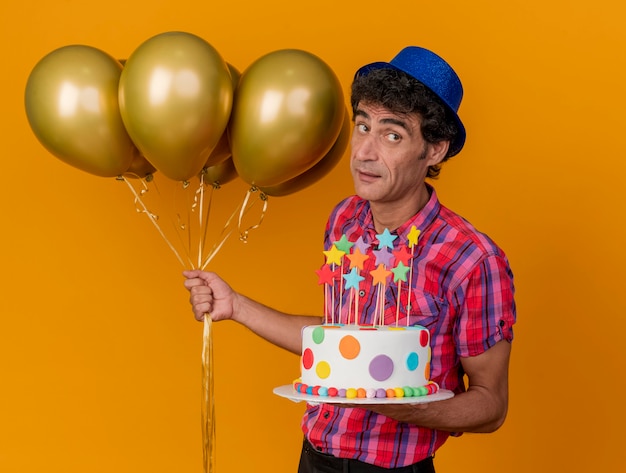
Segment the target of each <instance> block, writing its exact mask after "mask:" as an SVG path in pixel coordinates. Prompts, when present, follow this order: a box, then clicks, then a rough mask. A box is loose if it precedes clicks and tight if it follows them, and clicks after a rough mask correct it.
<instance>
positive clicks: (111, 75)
mask: <svg viewBox="0 0 626 473" xmlns="http://www.w3.org/2000/svg"><path fill="white" fill-rule="evenodd" d="M121 73H122V65H121V64H120V62H119V61H118V60H117V59H114V58H113V57H111V56H109V55H108V54H106V53H105V52H103V51H100V50H99V49H96V48H93V47H91V46H83V45H72V46H65V47H62V48H59V49H56V50H54V51H52V52H51V53H49V54H48V55H46V56H45V57H44V58H43V59H41V60H40V61H39V62H38V63H37V64H36V65H35V67H34V68H33V70H32V72H31V73H30V75H29V77H28V81H27V83H26V92H25V106H26V115H27V117H28V122H29V124H30V126H31V128H32V130H33V132H34V133H35V136H36V137H37V139H38V140H39V141H40V142H41V144H42V145H43V146H44V147H45V148H46V149H47V150H48V151H50V152H51V153H52V154H53V155H54V156H56V157H57V158H59V159H61V160H62V161H64V162H66V163H67V164H70V165H71V166H74V167H76V168H78V169H81V170H83V171H86V172H88V173H91V174H95V175H96V176H101V177H113V176H117V175H119V174H121V173H122V172H124V171H125V170H126V169H127V168H128V166H129V165H130V163H131V161H132V159H133V148H134V146H133V143H132V141H131V139H130V137H129V136H128V134H127V132H126V129H125V128H124V124H123V123H122V118H121V116H120V110H119V104H118V100H117V93H118V84H119V79H120V75H121Z"/></svg>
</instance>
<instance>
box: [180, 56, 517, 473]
mask: <svg viewBox="0 0 626 473" xmlns="http://www.w3.org/2000/svg"><path fill="white" fill-rule="evenodd" d="M462 95H463V91H462V86H461V82H460V80H459V78H458V76H457V75H456V73H455V72H454V71H453V69H452V68H451V67H450V66H449V65H448V64H447V63H446V62H445V61H444V60H443V59H442V58H440V57H439V56H437V55H436V54H434V53H433V52H431V51H428V50H426V49H423V48H419V47H407V48H405V49H403V50H402V51H401V52H400V53H399V54H398V55H397V56H396V57H395V58H394V59H393V60H392V61H391V62H389V63H386V62H377V63H373V64H369V65H366V66H364V67H362V68H361V69H359V70H358V71H357V73H356V76H355V79H354V82H353V84H352V111H353V120H354V130H353V134H352V143H351V155H350V168H351V172H352V178H353V181H354V188H355V193H356V195H353V196H350V197H348V198H346V199H345V200H343V201H342V202H340V203H339V204H338V205H337V206H336V207H335V208H334V210H333V211H332V213H331V215H330V217H329V220H328V224H327V227H326V232H325V241H324V248H325V250H329V249H330V248H331V247H332V245H333V244H334V243H336V242H338V241H339V240H340V239H341V238H342V237H343V236H345V237H347V239H348V240H349V241H350V242H356V241H357V240H359V239H361V240H360V241H361V243H362V244H364V245H366V247H368V248H369V250H367V252H368V255H369V256H370V257H369V258H368V260H366V264H369V265H370V266H369V267H367V266H366V267H365V268H364V269H365V271H363V274H366V273H367V272H368V271H367V270H368V269H369V270H371V269H374V266H373V265H374V264H375V257H374V255H373V254H372V251H373V250H374V249H375V248H376V242H377V241H379V237H380V236H381V235H383V233H384V232H385V231H386V230H387V231H388V232H391V235H393V236H394V237H396V240H395V243H396V244H398V245H406V244H407V241H408V239H409V232H410V231H411V229H417V230H419V232H420V234H419V240H418V243H417V245H416V247H415V250H414V251H415V253H414V258H413V260H412V267H413V269H412V271H413V278H412V281H411V288H410V291H409V290H405V291H398V287H397V286H396V285H394V284H389V285H388V287H387V289H386V293H385V297H386V300H387V302H388V304H387V307H388V309H386V311H385V320H386V321H387V323H389V324H391V323H392V321H393V322H395V320H396V317H397V314H396V300H397V297H400V299H401V301H400V302H401V304H400V306H401V307H404V308H406V307H407V300H406V298H407V295H408V294H409V293H410V297H411V298H412V301H411V304H410V306H409V307H410V311H409V313H406V312H407V310H404V312H401V313H400V315H399V316H400V323H402V324H404V325H406V324H407V323H408V325H416V324H419V325H423V326H425V327H426V328H428V330H429V331H430V334H431V347H432V360H431V379H432V380H433V381H434V382H436V383H437V384H439V386H440V387H441V388H444V389H448V390H451V391H453V392H454V393H455V396H454V397H453V398H451V399H448V400H443V401H438V402H430V403H421V404H384V403H381V404H377V405H367V406H358V405H350V406H345V405H342V404H333V403H319V404H314V405H312V404H308V405H307V409H306V412H305V414H304V417H303V420H302V430H303V432H304V443H303V449H302V454H301V458H300V466H299V473H315V472H320V473H321V472H387V471H393V472H429V473H430V472H434V466H433V457H434V454H435V452H436V450H437V449H438V448H439V447H440V446H441V445H442V444H443V443H444V442H445V441H446V439H447V438H448V437H449V436H450V435H456V434H460V433H462V432H492V431H495V430H496V429H498V428H499V427H500V426H501V425H502V423H503V422H504V419H505V417H506V413H507V407H508V366H509V357H510V352H511V341H512V339H513V331H512V326H513V324H514V323H515V318H516V311H515V302H514V297H513V294H514V288H513V275H512V273H511V270H510V268H509V263H508V261H507V258H506V256H505V255H504V253H503V252H502V250H500V248H498V246H496V244H495V243H494V242H493V241H492V240H491V239H490V238H489V237H487V236H486V235H485V234H483V233H480V232H479V231H478V230H476V229H475V228H474V227H473V226H472V225H471V224H470V223H468V222H467V221H466V220H465V219H463V218H462V217H460V216H459V215H457V214H455V213H454V212H452V211H451V210H449V209H447V208H446V207H444V206H443V205H442V204H441V203H440V202H439V200H438V198H437V194H436V193H435V190H434V189H433V187H432V186H430V185H429V184H427V183H426V182H425V179H426V178H435V177H437V176H438V174H439V171H440V167H441V164H442V163H443V162H444V161H446V160H447V159H449V158H450V157H452V156H454V155H456V154H457V153H458V152H459V151H461V149H462V148H463V145H464V143H465V128H464V126H463V124H462V122H461V120H460V119H459V117H458V115H457V111H458V108H459V105H460V102H461V98H462ZM470 190H471V189H470V188H468V191H470ZM184 275H185V276H186V278H187V280H186V281H185V287H186V288H187V289H189V290H190V292H191V296H190V301H191V304H192V307H193V312H194V314H195V317H196V319H198V320H202V319H203V317H204V316H205V314H210V316H211V318H212V320H214V321H217V320H224V319H231V320H234V321H236V322H239V323H240V324H243V325H244V326H246V327H248V328H249V329H251V330H252V331H253V332H254V333H256V334H258V335H259V336H261V337H263V338H265V339H266V340H268V341H270V342H271V343H273V344H275V345H278V346H280V347H282V348H285V349H287V350H289V351H291V352H293V353H296V354H300V352H301V330H302V327H303V326H305V325H314V324H319V323H322V322H323V320H322V317H312V316H305V315H289V314H285V313H282V312H279V311H276V310H274V309H271V308H269V307H267V306H264V305H262V304H260V303H258V302H255V301H253V300H251V299H249V298H247V297H246V296H244V295H242V294H240V293H238V292H235V291H233V290H232V289H231V287H230V286H229V285H228V284H227V283H226V282H224V281H223V280H222V279H221V278H220V277H219V276H217V275H216V274H214V273H209V272H204V271H198V270H194V271H186V272H185V273H184ZM278 289H279V290H284V289H285V288H284V287H280V288H278ZM360 289H361V291H360V294H359V297H360V301H359V304H358V307H360V308H361V309H360V316H359V323H360V324H370V325H372V324H374V321H375V319H374V308H375V306H376V304H375V303H374V300H375V296H376V291H377V287H376V286H375V285H374V284H373V281H372V279H371V278H366V279H365V280H364V281H362V286H360ZM347 292H348V291H345V294H344V297H345V298H347V297H348V294H347ZM336 293H337V294H340V292H339V291H337V292H336ZM337 299H339V298H337ZM329 304H330V302H329ZM334 304H335V308H334V310H335V311H337V310H341V314H340V320H339V322H344V323H345V322H346V321H347V317H348V312H347V311H348V306H349V304H348V303H347V302H346V300H343V301H339V300H336V301H334ZM339 307H343V309H339ZM335 313H337V312H335ZM407 318H408V320H407ZM464 375H465V376H467V386H466V384H465V382H464ZM261 434H262V433H258V435H261ZM255 435H256V434H255ZM277 453H278V452H274V453H270V452H268V454H267V457H266V459H265V460H264V461H266V462H270V463H271V461H272V454H277Z"/></svg>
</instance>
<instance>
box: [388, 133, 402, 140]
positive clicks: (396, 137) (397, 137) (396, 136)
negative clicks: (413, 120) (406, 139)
mask: <svg viewBox="0 0 626 473" xmlns="http://www.w3.org/2000/svg"><path fill="white" fill-rule="evenodd" d="M387 139H388V140H389V141H400V139H401V137H400V135H399V134H397V133H389V134H388V135H387Z"/></svg>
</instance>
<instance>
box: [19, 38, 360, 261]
mask: <svg viewBox="0 0 626 473" xmlns="http://www.w3.org/2000/svg"><path fill="white" fill-rule="evenodd" d="M25 106H26V114H27V117H28V121H29V123H30V126H31V128H32V130H33V132H34V133H35V135H36V137H37V138H38V139H39V141H40V142H41V143H42V144H43V145H44V147H45V148H46V149H48V150H49V151H50V152H51V153H52V154H53V155H54V156H56V157H58V158H59V159H61V160H62V161H64V162H66V163H67V164H70V165H72V166H74V167H76V168H78V169H81V170H83V171H86V172H88V173H91V174H94V175H96V176H101V177H116V178H118V179H124V180H127V178H133V177H136V178H139V179H141V180H142V181H144V182H143V183H142V186H143V188H141V189H140V190H138V191H137V190H136V191H135V192H134V194H135V197H136V201H138V202H140V201H141V198H142V196H143V195H144V193H145V192H146V191H147V189H148V185H147V183H149V182H151V181H152V179H153V177H154V176H155V175H157V174H159V175H160V174H162V175H163V176H165V178H167V179H170V180H173V181H176V182H180V183H183V185H184V186H185V188H189V184H190V183H191V182H192V181H194V180H196V179H197V180H199V181H201V183H200V186H192V188H193V189H196V190H198V189H200V188H204V187H205V186H206V187H214V188H218V187H219V186H220V185H223V184H224V183H226V182H228V181H230V180H232V179H234V178H235V177H237V176H239V177H240V178H241V179H243V180H244V181H245V182H246V183H248V184H250V186H251V191H255V190H259V191H260V192H259V194H258V195H259V196H260V197H261V198H262V199H263V200H264V201H266V200H267V196H285V195H288V194H291V193H294V192H297V191H299V190H301V189H303V188H305V187H307V186H309V185H311V184H313V183H314V182H316V181H317V180H319V179H320V178H321V177H323V176H324V175H325V174H327V173H328V172H329V171H330V170H331V169H332V168H333V167H334V166H335V164H337V162H338V161H339V160H340V158H341V157H342V156H343V153H344V151H345V148H346V146H347V142H348V136H349V132H350V130H349V128H350V126H349V120H348V115H347V113H346V110H345V105H344V103H343V92H342V89H341V85H340V83H339V81H338V79H337V77H336V76H335V74H334V72H333V71H332V70H331V69H330V67H329V66H328V65H327V64H326V63H324V62H323V61H322V60H321V59H320V58H318V57H317V56H315V55H313V54H311V53H308V52H306V51H302V50H293V49H285V50H278V51H274V52H271V53H269V54H266V55H265V56H263V57H261V58H259V59H258V60H256V61H254V62H253V63H252V64H251V65H250V66H249V67H248V68H247V69H246V70H245V71H244V72H243V74H241V73H239V71H238V70H237V69H236V68H235V67H234V66H232V65H231V64H229V63H227V62H226V61H225V60H224V59H223V58H222V56H221V55H220V54H219V53H218V52H217V51H216V50H215V48H213V46H211V45H210V44H209V43H207V42H206V41H205V40H204V39H202V38H200V37H198V36H196V35H193V34H190V33H184V32H167V33H162V34H159V35H156V36H154V37H152V38H150V39H148V40H147V41H145V42H144V43H142V44H141V45H140V46H139V47H138V48H137V49H136V50H135V51H134V52H133V53H132V54H131V55H130V57H128V59H127V60H118V59H115V58H113V57H112V56H110V55H109V54H107V53H105V52H103V51H101V50H99V49H96V48H94V47H90V46H84V45H71V46H65V47H61V48H59V49H57V50H55V51H52V52H51V53H49V54H48V55H46V56H45V57H44V58H43V59H41V60H40V61H39V62H38V63H37V64H36V66H35V67H34V68H33V70H32V72H31V74H30V75H29V78H28V81H27V85H26V93H25ZM140 204H142V203H141V202H140ZM197 204H198V202H197V199H195V204H194V205H195V206H196V207H198V205H197ZM247 204H248V205H249V202H247ZM265 205H266V204H265ZM140 207H142V208H141V210H142V211H144V212H145V213H146V214H147V215H154V213H153V212H151V211H150V210H149V209H146V208H143V207H144V206H143V205H140ZM246 210H247V209H246ZM243 211H244V209H243V208H242V213H243ZM240 220H241V219H240ZM155 224H156V221H155ZM157 226H158V225H157ZM170 246H172V245H170ZM172 249H174V248H172ZM174 251H175V250H174ZM175 252H176V251H175ZM177 256H178V255H177ZM179 260H180V261H181V263H183V265H184V266H189V265H190V264H191V266H192V267H196V266H198V267H200V266H202V267H204V266H206V263H208V261H207V258H202V257H201V258H199V259H198V261H196V258H188V261H187V262H184V261H183V259H182V258H180V257H179Z"/></svg>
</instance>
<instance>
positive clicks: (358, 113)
mask: <svg viewBox="0 0 626 473" xmlns="http://www.w3.org/2000/svg"><path fill="white" fill-rule="evenodd" d="M356 117H363V118H367V119H369V117H370V116H369V115H368V114H367V112H365V111H363V110H361V109H360V108H358V109H357V110H356V112H354V118H356Z"/></svg>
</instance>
